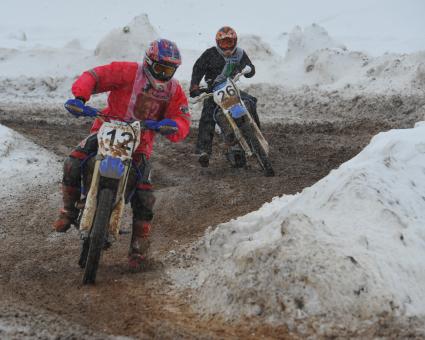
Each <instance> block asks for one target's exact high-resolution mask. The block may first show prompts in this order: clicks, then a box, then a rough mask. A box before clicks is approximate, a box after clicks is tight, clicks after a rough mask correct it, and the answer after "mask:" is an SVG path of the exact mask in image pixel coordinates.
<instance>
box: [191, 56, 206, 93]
mask: <svg viewBox="0 0 425 340" xmlns="http://www.w3.org/2000/svg"><path fill="white" fill-rule="evenodd" d="M207 67H208V50H206V51H205V52H204V53H202V55H201V56H200V57H199V58H198V60H196V62H195V64H194V65H193V69H192V80H191V81H190V88H191V89H192V88H193V87H194V86H199V83H200V82H201V80H202V78H203V77H204V76H205V73H206V72H207Z"/></svg>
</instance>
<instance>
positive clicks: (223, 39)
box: [215, 26, 238, 55]
mask: <svg viewBox="0 0 425 340" xmlns="http://www.w3.org/2000/svg"><path fill="white" fill-rule="evenodd" d="M215 41H216V43H217V47H218V48H219V49H220V50H222V51H223V53H224V54H225V55H232V54H233V52H234V51H235V49H236V45H237V43H238V36H237V35H236V32H235V30H234V29H233V28H231V27H229V26H224V27H222V28H220V29H219V30H218V32H217V34H216V35H215Z"/></svg>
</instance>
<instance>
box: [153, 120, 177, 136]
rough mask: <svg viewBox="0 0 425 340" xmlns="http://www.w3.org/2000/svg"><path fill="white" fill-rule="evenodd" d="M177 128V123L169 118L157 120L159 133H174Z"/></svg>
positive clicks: (165, 134) (167, 134)
mask: <svg viewBox="0 0 425 340" xmlns="http://www.w3.org/2000/svg"><path fill="white" fill-rule="evenodd" d="M178 130H179V128H178V127H177V123H176V122H175V121H174V120H172V119H169V118H165V119H163V120H161V121H159V122H158V130H157V131H158V132H159V133H160V134H161V135H164V136H169V135H172V134H174V133H176V132H177V131H178Z"/></svg>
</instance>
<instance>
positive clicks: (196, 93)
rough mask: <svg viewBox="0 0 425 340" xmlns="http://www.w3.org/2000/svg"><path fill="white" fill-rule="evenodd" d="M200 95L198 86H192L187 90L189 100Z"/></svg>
mask: <svg viewBox="0 0 425 340" xmlns="http://www.w3.org/2000/svg"><path fill="white" fill-rule="evenodd" d="M200 94H201V91H200V90H199V86H198V85H193V86H192V87H191V88H190V90H189V96H190V98H195V97H198V96H199V95H200Z"/></svg>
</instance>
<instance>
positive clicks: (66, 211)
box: [53, 185, 80, 233]
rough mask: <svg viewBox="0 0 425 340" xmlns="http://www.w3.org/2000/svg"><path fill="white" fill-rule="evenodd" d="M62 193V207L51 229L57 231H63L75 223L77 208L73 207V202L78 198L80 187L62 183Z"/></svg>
mask: <svg viewBox="0 0 425 340" xmlns="http://www.w3.org/2000/svg"><path fill="white" fill-rule="evenodd" d="M62 195H63V208H62V209H61V210H60V213H59V218H58V219H57V220H56V221H55V223H54V224H53V229H54V230H55V231H57V232H59V233H65V232H66V231H67V230H68V229H69V228H70V227H71V225H73V224H74V225H75V224H76V221H77V218H78V213H79V210H78V209H77V208H76V207H75V203H76V202H77V201H78V200H79V199H80V189H79V188H75V187H71V186H67V185H62Z"/></svg>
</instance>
